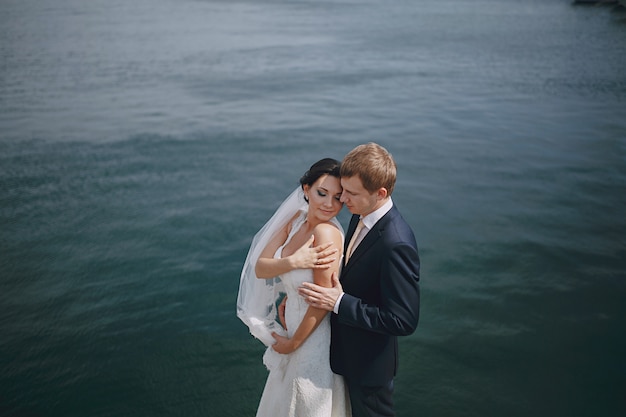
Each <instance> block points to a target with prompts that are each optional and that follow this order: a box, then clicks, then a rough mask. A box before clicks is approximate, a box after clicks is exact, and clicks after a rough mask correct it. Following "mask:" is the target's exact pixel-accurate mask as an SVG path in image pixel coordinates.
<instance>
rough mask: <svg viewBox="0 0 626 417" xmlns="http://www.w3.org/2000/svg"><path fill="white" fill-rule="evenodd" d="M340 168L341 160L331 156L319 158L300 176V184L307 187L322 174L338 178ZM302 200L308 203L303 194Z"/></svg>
mask: <svg viewBox="0 0 626 417" xmlns="http://www.w3.org/2000/svg"><path fill="white" fill-rule="evenodd" d="M340 169H341V162H339V161H337V160H336V159H333V158H324V159H320V160H319V161H317V162H316V163H314V164H313V165H311V168H309V170H308V171H307V172H305V173H304V175H303V176H302V178H300V185H301V186H302V187H303V188H304V186H305V185H308V186H309V187H310V186H312V185H313V184H315V181H317V180H318V179H319V178H320V177H321V176H322V175H325V174H328V175H332V176H333V177H335V178H340V175H339V171H340ZM304 200H305V201H306V202H307V203H308V202H309V200H308V199H307V198H306V196H304Z"/></svg>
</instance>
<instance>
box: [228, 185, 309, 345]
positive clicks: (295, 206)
mask: <svg viewBox="0 0 626 417" xmlns="http://www.w3.org/2000/svg"><path fill="white" fill-rule="evenodd" d="M307 209H308V205H307V203H306V201H305V200H304V193H303V191H302V188H301V187H300V186H298V188H296V189H295V190H294V191H293V192H292V193H291V194H290V195H289V197H287V199H286V200H285V201H283V203H282V204H281V205H280V207H278V209H277V210H276V212H275V213H274V215H273V216H272V217H271V218H270V219H269V220H268V222H267V223H265V225H264V226H263V227H262V228H261V230H259V231H258V232H257V234H256V235H255V236H254V238H253V239H252V244H251V245H250V250H249V251H248V256H247V257H246V261H245V263H244V265H243V269H242V271H241V278H240V281H239V294H238V296H237V317H239V318H240V319H241V321H243V322H244V323H245V324H246V325H247V326H248V328H249V329H250V333H251V334H252V335H253V336H254V337H256V338H257V339H259V340H260V341H261V342H263V344H265V345H266V346H268V347H269V346H271V345H273V344H274V343H275V342H276V341H275V340H274V338H273V337H272V332H276V333H278V334H282V335H284V334H285V332H284V330H283V328H282V327H281V326H280V324H279V323H278V322H277V321H276V312H277V310H276V303H277V301H278V298H279V297H280V293H281V292H284V290H283V286H282V283H281V281H280V278H279V277H275V278H270V279H259V278H257V276H256V274H255V272H254V269H255V265H256V262H257V260H258V259H259V255H260V254H261V252H262V251H263V249H264V248H265V246H267V243H268V242H269V241H270V240H271V239H272V237H273V236H274V235H275V234H276V233H277V232H278V231H279V230H281V229H282V228H283V227H284V226H285V225H286V224H287V222H288V221H289V220H291V219H292V218H293V217H294V216H295V214H296V213H298V212H300V211H305V212H306V211H307Z"/></svg>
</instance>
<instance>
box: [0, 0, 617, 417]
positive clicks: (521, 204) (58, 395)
mask: <svg viewBox="0 0 626 417" xmlns="http://www.w3.org/2000/svg"><path fill="white" fill-rule="evenodd" d="M0 29H1V31H2V32H3V33H2V36H1V37H0V39H1V40H0V57H1V60H0V61H1V62H2V64H0V109H1V110H2V111H1V112H0V415H2V416H4V415H6V416H90V417H91V416H94V417H96V416H126V415H134V416H207V415H208V416H253V415H254V412H255V408H256V405H257V403H258V400H259V398H260V395H261V391H262V388H263V384H264V381H265V377H266V371H265V369H264V367H263V365H262V363H261V356H262V353H263V348H262V346H261V345H260V343H259V342H257V341H255V340H254V339H253V338H252V337H251V336H249V334H248V333H247V330H246V328H245V326H244V325H243V324H242V323H241V322H239V321H238V319H237V318H236V317H235V301H236V294H237V288H238V281H239V273H240V268H241V266H242V263H243V261H244V258H245V255H246V252H247V248H248V245H249V243H250V240H251V238H252V236H253V235H254V233H255V232H256V231H257V229H258V228H259V227H260V226H261V225H262V224H263V223H264V221H265V220H266V219H267V218H268V217H269V216H270V215H271V213H272V212H273V210H274V209H275V208H276V206H277V205H278V203H279V202H280V201H281V200H282V199H283V198H284V197H285V196H286V195H287V194H288V193H289V192H290V191H291V190H292V189H293V187H295V185H296V183H297V180H298V178H299V177H300V175H301V174H302V173H303V171H304V170H305V168H306V167H308V166H309V165H310V164H311V163H312V162H314V161H316V160H317V159H320V158H322V157H325V156H331V157H336V158H341V157H342V156H343V155H344V154H345V153H346V152H348V151H349V150H350V149H351V148H352V147H353V146H355V145H357V144H359V143H362V142H367V141H376V142H379V143H381V144H383V145H384V146H386V147H387V148H388V149H389V151H390V152H392V153H393V154H394V156H395V158H396V161H397V163H398V169H399V180H398V184H397V187H396V191H395V192H394V201H395V203H396V204H397V205H398V206H399V208H400V210H401V211H402V212H403V214H404V216H405V217H406V218H407V220H408V221H409V223H410V224H411V225H412V226H413V228H414V230H415V232H416V237H417V240H418V244H419V246H420V256H421V259H422V263H423V266H422V295H423V298H422V301H423V304H422V316H421V323H420V326H419V328H418V330H417V332H416V333H415V334H414V335H412V336H410V337H406V338H403V339H402V341H401V347H400V348H401V359H400V361H401V362H400V374H399V375H398V378H397V381H396V387H397V388H396V402H397V410H398V412H399V415H401V416H481V417H490V416H493V417H500V416H550V417H573V416H590V417H595V416H607V417H612V416H622V415H624V413H625V412H626V401H625V400H624V398H626V360H625V359H624V353H625V352H626V334H625V333H624V328H625V327H624V326H625V324H626V301H625V300H626V298H625V297H626V274H625V272H624V271H625V270H626V238H625V232H626V216H625V213H626V193H625V192H624V191H625V190H626V120H625V119H624V104H625V103H626V72H625V71H624V70H625V69H626V64H625V62H626V61H624V58H623V57H625V56H626V14H624V13H619V12H617V11H614V10H612V9H611V8H608V7H572V6H571V5H570V3H569V2H567V1H559V0H544V1H533V0H528V1H521V0H520V1H513V0H501V1H495V0H493V1H489V0H477V1H469V0H468V1H462V0H456V1H451V2H441V1H429V0H425V1H421V2H420V1H411V2H410V1H398V2H394V3H386V2H382V3H381V2H374V1H361V2H357V1H344V2H334V1H326V2H293V1H271V2H252V1H248V2H245V1H234V2H225V1H223V2H220V1H191V0H181V1H173V0H154V1H147V0H138V1H136V2H133V3H132V4H127V2H121V1H113V2H104V1H93V2H79V1H78V0H75V1H72V0H62V1H58V2H55V3H54V4H52V3H47V2H43V1H36V0H26V1H19V2H18V1H5V2H3V3H2V5H1V6H0ZM347 218H348V213H347V211H346V210H344V211H343V212H342V213H341V216H340V220H342V222H343V223H344V224H347V223H346V221H347Z"/></svg>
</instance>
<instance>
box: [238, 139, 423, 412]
mask: <svg viewBox="0 0 626 417" xmlns="http://www.w3.org/2000/svg"><path fill="white" fill-rule="evenodd" d="M395 181H396V165H395V162H394V160H393V158H392V156H391V154H389V153H388V152H387V150H386V149H385V148H383V147H381V146H380V145H377V144H375V143H368V144H365V145H360V146H357V147H356V148H354V149H353V150H352V151H351V152H350V153H348V154H347V155H346V157H345V158H344V160H343V161H342V162H341V163H339V161H336V160H334V159H330V158H326V159H322V160H320V161H318V162H316V163H315V164H313V166H311V168H310V169H309V170H308V171H307V172H306V173H305V174H304V176H303V177H302V178H301V179H300V187H298V188H297V189H296V190H295V191H294V192H293V193H292V194H291V195H290V196H289V197H288V198H287V199H286V200H285V201H284V202H283V203H282V204H281V206H280V207H279V208H278V210H277V211H276V213H274V215H273V216H272V218H271V219H270V220H269V221H268V222H267V223H266V224H265V226H263V228H262V229H261V230H260V231H259V232H258V233H257V234H256V235H255V237H254V239H253V241H252V245H251V247H250V251H249V253H248V257H247V258H246V262H245V264H244V267H243V271H242V275H241V282H240V288H239V295H238V299H237V315H238V316H239V318H240V319H241V320H242V321H243V322H244V323H245V324H246V325H247V326H248V327H249V329H250V332H251V333H252V335H254V336H255V337H256V338H258V339H259V340H261V341H262V342H263V343H264V344H265V345H266V346H268V349H267V350H266V352H265V355H264V356H263V362H264V363H265V365H266V366H267V368H268V369H269V370H270V373H269V376H268V379H267V382H266V385H265V389H264V391H263V395H262V397H261V402H260V404H259V407H258V409H257V417H287V416H290V417H317V416H319V417H344V416H352V417H365V416H367V417H372V416H394V415H395V413H394V409H393V399H392V394H393V378H394V376H395V375H396V370H397V366H398V340H397V336H404V335H409V334H411V333H413V332H414V331H415V328H416V327H417V322H418V317H419V304H420V291H419V283H418V281H419V265H420V264H419V257H418V254H417V244H416V242H415V237H414V235H413V232H412V230H411V228H410V227H409V225H408V224H407V223H406V222H405V221H404V219H403V218H402V216H401V215H400V213H399V212H398V210H397V208H396V207H395V206H394V204H393V202H392V200H391V193H392V192H393V188H394V185H395ZM343 204H345V205H346V206H347V207H348V209H349V210H350V212H351V213H352V219H351V220H350V225H349V226H348V233H347V236H346V240H345V243H344V235H343V229H342V227H341V225H340V224H339V222H338V221H337V220H336V218H335V216H336V215H337V214H338V213H339V211H340V210H341V208H342V207H343ZM313 245H315V246H313ZM279 277H280V278H279ZM284 293H286V297H284V298H283V299H282V301H281V300H280V297H281V294H284ZM329 312H330V314H329ZM277 316H278V318H279V320H280V322H281V323H280V324H279V323H278V322H277V321H276V317H277Z"/></svg>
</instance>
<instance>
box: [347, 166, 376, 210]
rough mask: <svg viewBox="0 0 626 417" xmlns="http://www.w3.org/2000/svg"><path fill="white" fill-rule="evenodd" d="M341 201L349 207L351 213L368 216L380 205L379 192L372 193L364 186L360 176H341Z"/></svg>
mask: <svg viewBox="0 0 626 417" xmlns="http://www.w3.org/2000/svg"><path fill="white" fill-rule="evenodd" d="M341 186H342V187H343V192H342V193H341V202H342V203H344V204H345V205H346V207H348V210H350V213H352V214H359V215H361V216H367V215H368V214H370V213H371V212H373V211H374V210H376V209H377V208H378V206H379V205H380V204H379V202H380V199H379V198H378V193H370V192H369V191H367V190H366V189H365V187H363V182H361V178H359V177H358V176H356V175H355V176H353V177H341Z"/></svg>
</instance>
